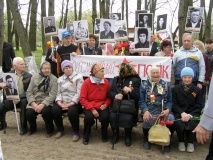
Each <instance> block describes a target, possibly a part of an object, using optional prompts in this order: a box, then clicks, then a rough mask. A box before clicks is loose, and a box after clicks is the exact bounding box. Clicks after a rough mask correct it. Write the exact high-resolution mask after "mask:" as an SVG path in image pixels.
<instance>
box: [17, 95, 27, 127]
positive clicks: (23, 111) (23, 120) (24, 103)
mask: <svg viewBox="0 0 213 160" xmlns="http://www.w3.org/2000/svg"><path fill="white" fill-rule="evenodd" d="M17 107H18V108H21V113H20V116H21V117H20V119H21V129H22V130H27V117H26V107H27V99H26V98H24V99H21V100H20V102H19V103H18V104H17Z"/></svg>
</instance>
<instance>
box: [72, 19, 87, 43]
mask: <svg viewBox="0 0 213 160" xmlns="http://www.w3.org/2000/svg"><path fill="white" fill-rule="evenodd" d="M73 25H74V37H75V39H76V41H75V42H77V43H78V42H86V41H88V40H89V32H88V22H87V20H81V21H74V22H73Z"/></svg>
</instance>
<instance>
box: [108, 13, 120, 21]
mask: <svg viewBox="0 0 213 160" xmlns="http://www.w3.org/2000/svg"><path fill="white" fill-rule="evenodd" d="M109 19H113V20H115V21H119V20H121V13H110V15H109Z"/></svg>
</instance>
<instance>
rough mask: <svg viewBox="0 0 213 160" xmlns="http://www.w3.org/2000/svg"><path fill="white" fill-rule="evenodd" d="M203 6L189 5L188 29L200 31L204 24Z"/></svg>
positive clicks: (186, 28)
mask: <svg viewBox="0 0 213 160" xmlns="http://www.w3.org/2000/svg"><path fill="white" fill-rule="evenodd" d="M202 15H203V7H200V8H199V7H192V6H189V7H188V12H187V17H186V27H185V30H186V31H192V32H200V28H201V24H202Z"/></svg>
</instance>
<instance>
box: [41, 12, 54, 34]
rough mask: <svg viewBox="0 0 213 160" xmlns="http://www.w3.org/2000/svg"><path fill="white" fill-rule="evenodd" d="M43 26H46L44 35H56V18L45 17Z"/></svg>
mask: <svg viewBox="0 0 213 160" xmlns="http://www.w3.org/2000/svg"><path fill="white" fill-rule="evenodd" d="M43 25H44V34H45V35H46V36H48V35H56V34H57V31H56V21H55V17H54V16H49V17H43Z"/></svg>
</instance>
